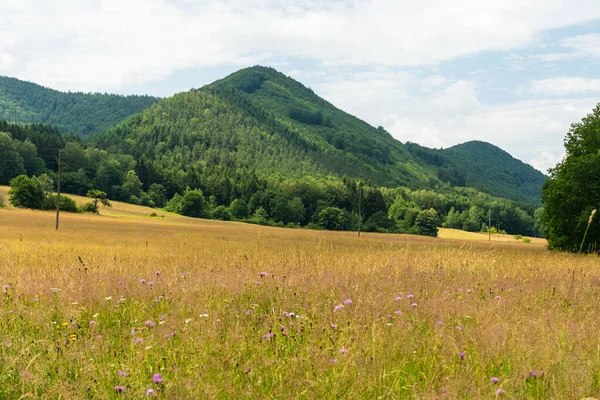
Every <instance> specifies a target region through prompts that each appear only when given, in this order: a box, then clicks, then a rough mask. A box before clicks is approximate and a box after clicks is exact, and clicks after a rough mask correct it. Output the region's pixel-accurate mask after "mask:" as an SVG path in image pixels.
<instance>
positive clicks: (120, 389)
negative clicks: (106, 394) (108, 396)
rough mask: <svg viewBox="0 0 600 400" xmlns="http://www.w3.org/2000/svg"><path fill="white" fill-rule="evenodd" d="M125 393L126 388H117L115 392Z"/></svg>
mask: <svg viewBox="0 0 600 400" xmlns="http://www.w3.org/2000/svg"><path fill="white" fill-rule="evenodd" d="M124 391H125V386H115V392H117V393H123V392H124Z"/></svg>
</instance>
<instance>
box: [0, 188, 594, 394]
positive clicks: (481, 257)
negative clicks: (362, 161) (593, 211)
mask: <svg viewBox="0 0 600 400" xmlns="http://www.w3.org/2000/svg"><path fill="white" fill-rule="evenodd" d="M0 194H2V190H0ZM150 212H152V210H151V209H145V208H141V207H136V206H131V205H125V204H120V203H114V207H113V208H112V209H104V208H103V209H102V210H101V213H102V215H100V216H93V215H79V214H66V213H64V214H61V228H60V230H59V231H58V232H55V230H54V214H53V213H51V212H40V211H30V210H15V209H0V229H1V231H2V235H0V266H1V268H0V291H1V292H2V299H3V304H2V308H1V309H0V316H1V317H0V399H19V398H44V399H58V398H60V399H85V398H94V399H107V398H108V399H110V398H114V399H138V398H165V399H203V398H235V399H237V398H257V399H258V398H306V399H314V398H349V399H355V398H367V399H375V398H426V399H432V398H433V399H435V398H446V399H455V398H496V397H499V398H503V397H505V398H518V399H524V398H539V399H546V398H556V399H581V398H583V397H588V396H593V397H597V396H599V395H600V333H599V332H600V331H599V330H598V325H599V321H600V317H599V315H600V314H599V311H600V310H599V308H600V303H599V302H598V298H599V295H600V260H599V259H598V257H594V256H579V255H569V254H558V253H552V252H549V251H547V250H545V247H544V243H543V241H533V242H532V243H529V244H524V243H521V242H517V241H516V240H514V239H512V237H502V236H498V237H494V241H492V242H487V236H482V235H479V234H473V235H475V236H473V235H471V234H466V233H463V232H459V231H450V230H442V231H441V232H440V236H441V237H440V238H438V239H430V238H424V237H417V236H406V235H379V234H365V235H363V237H361V238H357V237H356V234H354V233H345V232H324V231H309V230H294V229H278V228H266V227H260V226H253V225H246V224H240V223H232V222H230V223H226V222H219V221H206V220H195V219H188V218H184V217H181V216H177V215H172V214H165V217H157V218H150V217H149V214H150ZM158 214H159V215H160V214H163V213H162V212H158Z"/></svg>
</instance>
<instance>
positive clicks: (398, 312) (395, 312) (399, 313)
mask: <svg viewBox="0 0 600 400" xmlns="http://www.w3.org/2000/svg"><path fill="white" fill-rule="evenodd" d="M394 314H396V315H397V316H401V315H402V311H400V310H396V311H394Z"/></svg>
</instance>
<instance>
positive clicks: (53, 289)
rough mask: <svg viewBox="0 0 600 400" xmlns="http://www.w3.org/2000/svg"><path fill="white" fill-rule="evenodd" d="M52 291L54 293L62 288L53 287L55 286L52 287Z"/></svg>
mask: <svg viewBox="0 0 600 400" xmlns="http://www.w3.org/2000/svg"><path fill="white" fill-rule="evenodd" d="M50 291H51V292H54V293H58V292H60V289H59V288H55V287H53V288H50Z"/></svg>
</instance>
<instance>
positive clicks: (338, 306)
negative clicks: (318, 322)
mask: <svg viewBox="0 0 600 400" xmlns="http://www.w3.org/2000/svg"><path fill="white" fill-rule="evenodd" d="M342 308H344V306H342V305H341V304H338V305H337V306H335V307H333V311H340V310H341V309H342Z"/></svg>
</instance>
